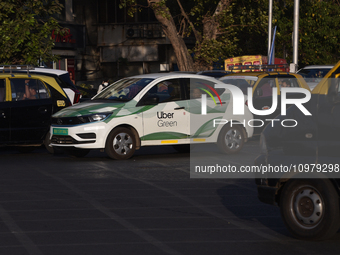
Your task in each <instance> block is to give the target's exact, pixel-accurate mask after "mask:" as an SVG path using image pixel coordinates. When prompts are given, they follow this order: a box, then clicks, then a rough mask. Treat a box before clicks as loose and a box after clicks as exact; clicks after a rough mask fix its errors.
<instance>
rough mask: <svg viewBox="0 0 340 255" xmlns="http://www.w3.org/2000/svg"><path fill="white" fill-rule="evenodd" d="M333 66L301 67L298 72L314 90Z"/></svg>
mask: <svg viewBox="0 0 340 255" xmlns="http://www.w3.org/2000/svg"><path fill="white" fill-rule="evenodd" d="M333 67H334V66H332V65H312V66H306V67H304V68H301V69H300V70H299V71H297V73H298V74H300V75H301V76H302V77H303V78H304V79H305V81H306V83H307V84H308V86H309V88H310V89H311V90H313V89H314V88H315V87H316V85H318V83H319V82H320V81H321V80H322V78H323V77H325V75H326V74H327V73H328V72H329V71H330V70H331V69H332V68H333Z"/></svg>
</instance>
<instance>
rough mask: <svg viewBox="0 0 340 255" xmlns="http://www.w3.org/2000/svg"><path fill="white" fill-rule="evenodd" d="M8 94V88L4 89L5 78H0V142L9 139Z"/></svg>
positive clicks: (9, 105) (9, 104) (9, 103)
mask: <svg viewBox="0 0 340 255" xmlns="http://www.w3.org/2000/svg"><path fill="white" fill-rule="evenodd" d="M6 92H7V93H6ZM6 94H7V96H6ZM8 95H9V92H8V89H6V79H0V143H4V142H8V141H9V140H10V112H11V110H10V107H11V102H10V101H8Z"/></svg>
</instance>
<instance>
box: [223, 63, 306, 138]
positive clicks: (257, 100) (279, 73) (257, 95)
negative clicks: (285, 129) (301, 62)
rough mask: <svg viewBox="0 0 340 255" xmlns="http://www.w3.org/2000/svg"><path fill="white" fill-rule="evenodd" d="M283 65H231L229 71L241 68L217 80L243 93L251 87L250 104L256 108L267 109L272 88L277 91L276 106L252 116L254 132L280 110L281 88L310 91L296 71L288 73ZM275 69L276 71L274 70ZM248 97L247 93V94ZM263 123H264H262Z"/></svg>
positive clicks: (271, 103)
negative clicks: (267, 111) (265, 112)
mask: <svg viewBox="0 0 340 255" xmlns="http://www.w3.org/2000/svg"><path fill="white" fill-rule="evenodd" d="M283 66H285V65H239V66H233V67H231V71H237V70H242V71H243V72H234V73H230V74H227V75H226V76H223V77H222V78H220V79H219V80H220V81H222V82H224V83H226V84H231V85H235V86H237V87H238V88H239V89H241V90H242V92H243V93H244V94H245V95H248V88H251V89H252V105H253V106H254V108H255V109H257V110H268V109H270V108H271V107H272V105H273V89H275V90H276V92H277V102H278V103H277V108H276V110H275V111H274V112H273V113H271V114H270V115H256V114H254V117H255V118H256V120H257V123H255V122H254V134H260V133H261V131H262V130H263V128H264V127H265V126H266V125H267V124H268V123H267V122H268V121H266V119H274V118H275V116H277V115H279V114H280V112H281V88H282V87H291V88H304V89H306V90H308V91H310V89H309V87H308V85H307V83H306V82H305V80H304V79H303V77H302V76H301V75H299V74H296V73H289V72H286V71H283V70H285V69H284V68H283ZM275 70H276V71H275ZM300 96H301V95H300V94H299V93H289V98H297V97H300ZM248 97H249V95H248ZM263 123H264V124H263Z"/></svg>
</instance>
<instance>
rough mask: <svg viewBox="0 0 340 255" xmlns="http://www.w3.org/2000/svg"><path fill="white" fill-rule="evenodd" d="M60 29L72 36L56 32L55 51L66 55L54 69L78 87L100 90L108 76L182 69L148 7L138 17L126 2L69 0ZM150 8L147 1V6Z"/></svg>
mask: <svg viewBox="0 0 340 255" xmlns="http://www.w3.org/2000/svg"><path fill="white" fill-rule="evenodd" d="M60 2H61V3H62V4H64V6H65V9H64V12H63V13H62V14H61V15H60V16H59V17H58V18H59V20H60V25H61V26H63V27H65V28H67V29H68V30H69V31H70V32H69V34H68V35H65V36H58V35H54V34H53V33H52V36H53V37H54V39H55V48H54V49H53V52H54V53H55V54H58V55H60V56H61V59H60V60H59V61H58V62H57V63H54V64H53V65H54V68H58V69H63V70H68V71H69V72H71V73H72V74H73V77H75V80H76V83H77V84H79V83H88V84H93V85H94V86H95V87H96V86H98V85H99V84H100V82H101V80H102V79H103V77H107V78H109V79H110V80H111V81H114V80H117V79H119V78H122V77H126V76H131V75H136V74H143V73H150V72H160V71H170V70H176V58H175V55H174V52H173V48H172V46H171V44H170V41H169V40H168V39H167V38H166V37H165V35H164V33H163V31H162V28H161V25H160V23H159V22H158V21H157V20H156V18H155V16H154V14H153V11H152V10H151V9H149V8H143V9H142V11H141V12H137V13H136V14H135V15H134V17H130V16H129V15H128V14H127V10H126V9H125V8H123V9H121V8H119V4H120V0H97V1H93V0H66V1H65V0H64V1H60ZM143 2H144V5H146V0H144V1H141V4H143Z"/></svg>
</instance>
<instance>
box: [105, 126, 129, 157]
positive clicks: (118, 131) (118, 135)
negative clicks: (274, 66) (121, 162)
mask: <svg viewBox="0 0 340 255" xmlns="http://www.w3.org/2000/svg"><path fill="white" fill-rule="evenodd" d="M135 150H136V138H135V136H134V134H133V132H132V131H131V130H130V129H128V128H124V127H118V128H115V129H113V130H112V131H111V133H110V134H109V136H108V137H107V140H106V145H105V152H106V153H107V155H108V156H109V157H110V158H113V159H128V158H130V157H132V155H133V154H134V152H135Z"/></svg>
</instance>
